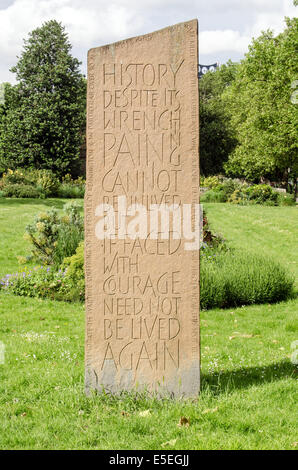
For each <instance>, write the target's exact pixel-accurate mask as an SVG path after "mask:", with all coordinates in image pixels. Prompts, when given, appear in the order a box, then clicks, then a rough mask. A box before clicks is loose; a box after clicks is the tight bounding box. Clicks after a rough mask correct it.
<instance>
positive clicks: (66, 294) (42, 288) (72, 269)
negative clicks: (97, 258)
mask: <svg viewBox="0 0 298 470" xmlns="http://www.w3.org/2000/svg"><path fill="white" fill-rule="evenodd" d="M0 288H2V289H4V290H9V291H10V292H12V293H13V294H16V295H21V296H27V297H38V298H51V299H53V300H63V301H68V302H75V301H81V302H82V301H83V300H84V296H85V278H84V244H83V243H81V244H80V245H79V247H78V248H77V250H76V253H75V254H74V255H73V256H71V257H69V258H66V259H65V260H64V263H63V266H62V267H61V268H60V269H55V268H54V267H49V266H36V267H35V268H34V269H31V270H29V269H28V268H24V270H23V271H22V272H19V273H15V274H7V275H6V276H5V277H4V278H3V279H1V281H0Z"/></svg>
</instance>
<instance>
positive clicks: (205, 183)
mask: <svg viewBox="0 0 298 470" xmlns="http://www.w3.org/2000/svg"><path fill="white" fill-rule="evenodd" d="M219 184H220V180H219V177H218V176H208V177H207V178H204V176H201V181H200V185H201V186H202V187H203V188H209V189H214V188H216V187H217V186H218V185H219Z"/></svg>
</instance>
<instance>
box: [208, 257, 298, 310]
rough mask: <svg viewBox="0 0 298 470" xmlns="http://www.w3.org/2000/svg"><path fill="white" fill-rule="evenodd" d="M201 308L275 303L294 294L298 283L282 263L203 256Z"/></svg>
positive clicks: (257, 259)
mask: <svg viewBox="0 0 298 470" xmlns="http://www.w3.org/2000/svg"><path fill="white" fill-rule="evenodd" d="M200 270H201V273H200V303H201V308H203V309H210V308H216V307H218V308H227V307H237V306H242V305H252V304H262V303H274V302H280V301H282V300H286V299H287V298H289V297H290V296H291V295H292V293H293V285H294V280H293V279H292V277H291V276H289V275H288V274H287V273H286V271H285V269H283V268H282V267H281V266H280V265H279V264H278V263H276V262H274V261H272V260H270V259H268V258H266V257H263V256H259V255H250V254H248V253H244V252H238V251H235V252H231V251H229V252H226V253H224V252H223V253H215V254H214V255H213V256H210V255H209V256H204V254H203V256H201V268H200Z"/></svg>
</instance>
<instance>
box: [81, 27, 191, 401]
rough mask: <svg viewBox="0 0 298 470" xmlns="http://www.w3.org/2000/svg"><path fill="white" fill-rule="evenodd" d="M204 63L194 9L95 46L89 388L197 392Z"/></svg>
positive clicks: (88, 218) (91, 60)
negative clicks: (184, 18) (176, 20)
mask: <svg viewBox="0 0 298 470" xmlns="http://www.w3.org/2000/svg"><path fill="white" fill-rule="evenodd" d="M197 74H198V24H197V20H192V21H189V22H186V23H181V24H178V25H175V26H171V27H169V28H165V29H163V30H160V31H156V32H154V33H152V34H147V35H145V36H140V37H135V38H131V39H127V40H125V41H120V42H117V43H115V44H111V45H107V46H103V47H98V48H94V49H91V50H90V51H89V54H88V112H87V188H86V197H85V224H86V229H85V230H86V233H85V235H86V244H85V259H86V261H85V264H86V268H85V269H86V390H87V392H88V391H89V390H90V389H97V390H103V389H104V390H106V391H108V392H112V393H117V392H120V391H122V390H143V389H144V388H146V389H148V390H150V391H156V392H157V393H158V394H171V395H172V396H176V397H182V396H185V397H191V396H196V395H197V394H198V392H199V387H200V347H199V249H198V246H199V244H198V236H197V232H196V227H198V222H197V220H196V219H197V215H198V212H197V207H198V204H199V156H198V133H199V123H198V120H199V109H198V76H197Z"/></svg>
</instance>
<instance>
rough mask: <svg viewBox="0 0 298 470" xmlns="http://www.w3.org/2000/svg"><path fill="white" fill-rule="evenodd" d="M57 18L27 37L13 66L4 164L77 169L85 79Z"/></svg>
mask: <svg viewBox="0 0 298 470" xmlns="http://www.w3.org/2000/svg"><path fill="white" fill-rule="evenodd" d="M70 51H71V44H70V43H69V41H68V37H67V34H66V33H65V29H64V27H63V26H62V25H61V24H60V23H58V22H57V21H55V20H52V21H48V22H46V23H44V24H43V25H42V27H40V28H37V29H35V30H34V31H32V32H31V33H30V35H29V39H28V40H25V41H24V48H23V51H22V54H21V56H20V58H19V60H18V63H17V65H16V66H15V67H13V68H12V69H11V71H12V72H14V73H15V74H16V78H17V80H18V83H17V85H16V86H14V87H9V88H8V89H7V92H6V103H5V105H6V113H5V117H4V119H2V123H1V128H2V129H1V142H0V162H1V166H4V167H6V168H7V167H10V168H16V167H24V166H26V167H35V168H47V169H51V170H52V171H54V172H55V173H57V174H60V175H61V174H65V173H67V172H69V171H70V172H72V171H74V169H75V167H76V165H77V163H78V159H79V154H80V147H81V144H82V138H83V134H84V132H83V131H84V123H85V107H86V80H85V79H84V77H83V75H82V74H81V73H80V71H79V66H80V62H79V61H78V60H77V59H75V58H74V57H72V56H71V53H70Z"/></svg>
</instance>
